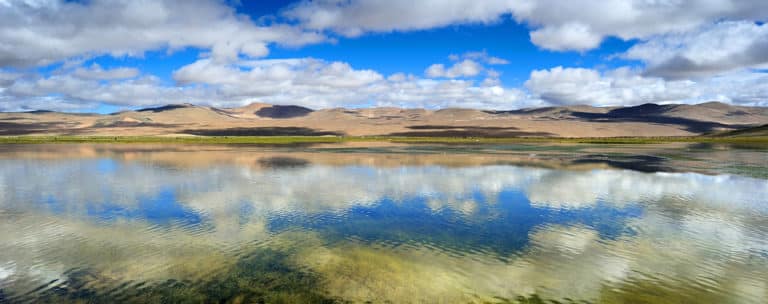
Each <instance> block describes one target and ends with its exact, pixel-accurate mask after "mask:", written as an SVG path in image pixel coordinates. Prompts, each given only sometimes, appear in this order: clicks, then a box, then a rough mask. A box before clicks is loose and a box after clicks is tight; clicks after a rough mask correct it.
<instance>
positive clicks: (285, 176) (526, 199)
mask: <svg viewBox="0 0 768 304" xmlns="http://www.w3.org/2000/svg"><path fill="white" fill-rule="evenodd" d="M139 148H141V147H139ZM47 149H49V150H45V149H42V150H41V151H38V152H32V151H30V150H27V151H25V152H24V153H9V152H7V151H6V152H5V155H4V156H3V157H2V158H0V252H2V254H0V290H2V291H3V292H2V293H0V295H2V294H6V295H7V296H8V297H10V299H15V298H14V297H21V296H22V295H25V294H26V295H27V296H29V295H30V294H28V293H29V292H32V293H33V294H34V293H43V292H45V291H46V290H53V289H55V288H65V287H67V288H72V287H71V285H73V283H72V282H73V280H74V274H76V273H82V272H77V271H75V270H87V273H88V275H89V276H92V279H91V281H90V283H88V284H85V285H87V286H88V288H90V289H89V290H92V291H94V292H95V293H99V292H101V291H104V290H111V289H114V288H117V286H124V285H125V284H129V285H130V284H136V283H141V285H152V284H157V283H159V282H164V281H166V280H169V279H175V280H188V281H190V282H197V283H195V284H202V283H200V282H203V281H206V280H212V278H213V279H215V278H217V277H220V276H225V275H226V274H227V273H230V272H231V271H232V269H235V268H237V267H239V266H237V265H238V264H236V261H237V258H241V257H245V256H248V255H249V254H251V252H257V251H258V250H263V249H265V248H269V249H270V250H276V251H278V252H283V253H285V254H288V256H289V257H290V258H289V259H288V260H287V261H289V262H286V263H290V264H291V265H292V267H296V268H297V269H303V270H306V271H309V272H310V273H313V274H317V275H318V276H319V278H320V279H319V281H318V282H319V283H317V284H319V287H317V288H322V290H323V292H324V293H325V294H326V295H328V296H331V297H334V298H339V299H346V300H353V301H366V300H372V301H393V302H409V301H419V300H430V301H432V300H436V299H437V300H436V301H440V300H442V301H445V302H455V301H463V302H467V301H470V302H472V301H495V300H494V299H496V300H499V299H513V298H515V297H516V296H519V295H530V294H537V295H539V296H542V297H544V298H551V299H563V298H571V299H583V300H587V301H616V302H622V301H625V300H630V299H639V298H633V297H635V296H637V297H639V295H641V294H646V293H647V292H648V291H649V290H654V291H656V292H657V295H658V296H659V297H660V298H658V299H657V300H660V299H669V297H672V296H674V297H677V298H678V299H679V300H681V301H687V300H696V299H700V297H701V296H702V295H706V296H707V297H708V299H712V302H718V301H716V300H723V301H726V302H739V301H740V302H748V303H749V302H760V301H761V300H763V299H765V297H766V292H768V286H766V283H765V282H767V281H768V276H766V275H765V274H766V273H768V266H766V265H768V263H767V262H768V243H767V242H766V241H765V240H766V239H767V238H766V236H768V228H766V227H768V225H766V224H767V223H768V222H766V218H767V217H766V216H767V215H768V181H766V180H765V179H760V178H754V177H749V176H745V175H738V174H727V173H723V172H719V173H718V172H715V173H714V174H712V173H711V172H710V173H709V174H702V173H693V172H684V171H683V172H674V171H676V170H669V172H640V171H631V170H626V169H617V168H611V167H604V166H591V167H583V166H581V165H583V164H581V162H574V163H578V165H577V166H573V167H568V166H566V165H564V164H563V163H562V162H558V160H556V159H557V157H552V159H555V160H552V159H550V160H548V161H541V160H537V159H532V158H531V156H530V153H529V152H526V153H524V154H521V155H517V154H515V155H511V156H510V155H508V154H499V155H487V154H486V155H484V156H483V155H452V154H442V155H433V154H429V155H424V156H415V155H413V154H411V153H378V154H365V155H358V156H359V157H355V155H356V154H355V152H352V153H343V154H342V153H335V152H328V151H323V152H319V151H307V152H302V153H284V152H281V151H270V150H268V149H267V150H264V151H261V150H258V149H257V150H256V152H254V151H253V150H247V151H246V150H238V149H237V148H218V147H211V148H210V151H207V152H206V151H202V152H201V151H197V152H194V153H191V154H188V153H189V151H187V150H184V149H183V148H182V149H181V150H175V151H174V150H172V151H167V150H158V151H153V150H152V149H150V148H146V147H144V148H141V149H137V150H136V149H135V150H133V151H131V152H126V150H125V149H126V148H124V147H121V148H116V149H114V150H110V149H109V148H98V150H88V151H90V152H89V153H80V154H78V152H77V151H74V152H73V150H72V149H71V147H67V146H64V147H62V148H58V149H62V152H63V155H64V156H58V157H49V156H52V155H55V154H56V153H54V152H55V149H57V148H47ZM82 149H86V148H82ZM121 149H122V150H121ZM81 152H82V151H81ZM449 152H450V151H449ZM206 153H208V154H210V155H206ZM188 156H189V157H188ZM590 157H593V156H590ZM452 158H453V159H452ZM625 159H631V155H628V156H626V158H625ZM176 160H178V161H176ZM196 160H198V161H197V163H195V161H196ZM345 160H346V161H345ZM398 163H400V164H404V165H399V166H398V165H396V164H398ZM530 163H532V164H530ZM121 284H122V285H121ZM68 286H69V287H68ZM659 290H662V291H663V290H669V291H670V292H669V293H666V294H665V293H664V292H662V291H659ZM0 300H2V299H0ZM651 300H652V299H651Z"/></svg>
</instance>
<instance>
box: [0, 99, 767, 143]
mask: <svg viewBox="0 0 768 304" xmlns="http://www.w3.org/2000/svg"><path fill="white" fill-rule="evenodd" d="M766 123H768V108H761V107H738V106H730V105H726V104H723V103H717V102H709V103H703V104H698V105H655V104H645V105H640V106H634V107H605V108H597V107H591V106H568V107H547V108H538V109H523V110H515V111H481V110H474V109H441V110H435V111H432V110H424V109H400V108H369V109H343V108H336V109H324V110H317V111H313V110H311V109H307V108H303V107H299V106H276V105H269V104H263V103H254V104H250V105H247V106H244V107H240V108H231V109H217V108H210V107H202V106H194V105H190V104H181V105H168V106H163V107H158V108H149V109H142V110H137V111H125V112H119V113H114V114H110V115H98V114H67V113H57V112H46V111H37V112H24V113H0V135H43V134H48V135H54V134H55V135H122V136H128V135H181V134H186V135H233V136H234V135H350V136H370V135H401V136H489V137H509V136H537V137H552V136H556V137H610V136H686V135H698V134H705V133H711V132H717V131H728V130H735V129H741V128H747V127H754V126H759V125H763V124H766Z"/></svg>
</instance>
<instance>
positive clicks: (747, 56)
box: [623, 21, 768, 78]
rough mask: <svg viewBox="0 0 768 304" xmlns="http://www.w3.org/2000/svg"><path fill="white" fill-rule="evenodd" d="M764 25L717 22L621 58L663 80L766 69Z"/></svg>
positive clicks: (655, 40) (644, 45)
mask: <svg viewBox="0 0 768 304" xmlns="http://www.w3.org/2000/svg"><path fill="white" fill-rule="evenodd" d="M766 50H768V25H765V24H763V25H758V24H755V23H754V22H747V21H739V22H720V23H716V24H713V25H710V26H705V27H701V28H699V29H696V30H694V31H690V32H682V33H670V34H666V35H660V36H657V37H653V38H652V39H650V40H649V41H646V42H642V43H639V44H636V45H635V46H633V47H632V48H630V49H629V50H628V51H627V52H626V53H625V54H624V55H623V57H625V58H628V59H637V60H642V61H644V62H646V63H647V65H648V69H647V71H646V72H645V74H648V75H655V76H662V77H666V78H686V77H700V76H709V75H714V74H718V73H722V72H728V71H732V70H737V69H743V68H760V67H766V66H768V51H766Z"/></svg>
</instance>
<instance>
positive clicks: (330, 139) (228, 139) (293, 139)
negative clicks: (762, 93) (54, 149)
mask: <svg viewBox="0 0 768 304" xmlns="http://www.w3.org/2000/svg"><path fill="white" fill-rule="evenodd" d="M343 142H398V143H455V144H473V143H478V144H483V143H589V144H653V143H674V142H690V143H762V144H768V137H764V136H755V137H707V136H694V137H583V138H557V137H548V138H545V137H505V138H491V137H393V136H177V137H172V136H0V144H47V143H190V144H301V143H343Z"/></svg>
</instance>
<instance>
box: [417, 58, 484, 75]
mask: <svg viewBox="0 0 768 304" xmlns="http://www.w3.org/2000/svg"><path fill="white" fill-rule="evenodd" d="M482 70H483V67H482V66H481V65H480V64H478V63H477V62H475V61H473V60H470V59H464V60H462V61H461V62H457V63H455V64H454V65H453V66H451V67H449V68H446V67H445V65H443V64H433V65H431V66H429V67H428V68H427V70H426V71H424V73H425V74H426V75H427V76H429V77H433V78H441V77H445V78H458V77H473V76H477V75H478V74H480V71H482Z"/></svg>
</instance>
